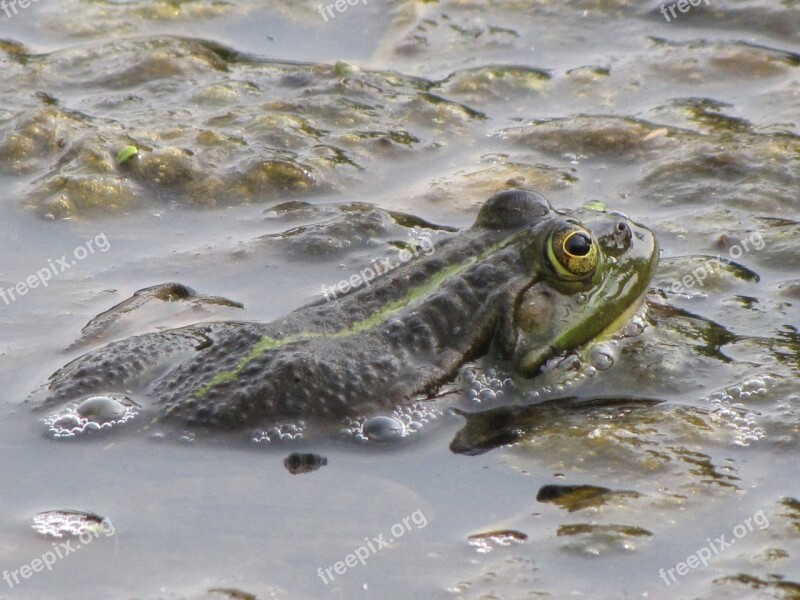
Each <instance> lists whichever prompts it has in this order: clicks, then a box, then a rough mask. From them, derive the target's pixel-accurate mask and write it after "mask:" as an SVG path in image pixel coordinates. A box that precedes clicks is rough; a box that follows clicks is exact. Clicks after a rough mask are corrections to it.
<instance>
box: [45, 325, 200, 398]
mask: <svg viewBox="0 0 800 600" xmlns="http://www.w3.org/2000/svg"><path fill="white" fill-rule="evenodd" d="M208 330H209V328H208V327H203V326H191V327H184V328H181V329H172V330H167V331H158V332H152V333H145V334H142V335H137V336H134V337H131V338H128V339H125V340H120V341H117V342H112V343H110V344H108V345H106V346H103V347H102V348H98V349H97V350H93V351H91V352H89V353H87V354H84V355H83V356H80V357H78V358H76V359H75V360H73V361H72V362H70V363H68V364H66V365H64V366H63V367H62V368H61V369H59V370H58V371H56V372H55V373H54V374H53V375H51V376H50V379H49V382H48V384H47V385H46V386H45V390H44V391H45V394H46V397H45V399H44V401H43V403H42V405H43V406H45V407H48V406H53V405H55V404H60V403H62V402H64V401H68V400H75V399H78V398H80V397H82V396H85V395H86V394H91V393H95V392H126V391H127V390H128V389H135V388H137V387H139V386H140V385H141V384H144V383H146V382H149V381H152V380H153V379H155V378H157V377H160V376H161V375H163V374H164V373H165V372H167V371H169V370H171V369H173V368H174V367H175V365H177V364H179V363H180V362H182V361H183V360H185V359H186V358H188V357H189V356H192V355H193V354H195V353H196V352H197V351H199V350H202V349H203V348H205V347H207V346H208V345H209V344H211V341H210V339H209V337H208V336H207V332H208Z"/></svg>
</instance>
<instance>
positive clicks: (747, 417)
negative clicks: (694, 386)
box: [704, 375, 772, 446]
mask: <svg viewBox="0 0 800 600" xmlns="http://www.w3.org/2000/svg"><path fill="white" fill-rule="evenodd" d="M771 379H772V377H771V376H770V375H759V376H757V377H752V378H750V379H746V380H745V381H743V382H742V383H740V384H739V385H732V386H730V387H726V388H723V389H721V390H718V391H716V392H714V393H712V394H710V395H709V396H708V397H707V398H704V400H705V401H706V402H708V403H709V404H710V405H711V406H712V410H711V418H712V419H714V421H715V422H717V423H720V424H723V425H726V426H727V427H729V428H730V429H732V430H733V432H734V440H733V443H734V444H735V445H736V446H749V445H750V444H751V443H752V442H757V441H758V440H760V439H762V438H764V437H765V436H766V433H765V432H764V430H763V429H762V428H761V427H759V426H758V425H757V424H756V423H757V413H756V412H754V411H752V410H748V408H747V407H746V406H745V405H744V404H743V403H742V402H738V401H739V400H741V401H747V400H749V399H751V398H753V397H757V396H766V394H767V385H768V384H769V383H770V381H771Z"/></svg>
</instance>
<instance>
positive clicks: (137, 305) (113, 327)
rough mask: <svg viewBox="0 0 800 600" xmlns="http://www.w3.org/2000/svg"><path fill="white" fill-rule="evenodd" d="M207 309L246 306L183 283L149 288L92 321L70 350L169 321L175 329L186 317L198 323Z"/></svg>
mask: <svg viewBox="0 0 800 600" xmlns="http://www.w3.org/2000/svg"><path fill="white" fill-rule="evenodd" d="M208 307H225V308H242V307H243V305H242V304H241V303H239V302H234V301H233V300H228V299H227V298H222V297H220V296H205V295H202V294H198V293H196V292H195V291H194V290H193V289H192V288H190V287H187V286H185V285H183V284H181V283H162V284H159V285H154V286H151V287H147V288H144V289H141V290H139V291H137V292H135V293H134V294H133V296H131V297H130V298H128V299H127V300H123V301H122V302H120V303H119V304H117V305H115V306H113V307H111V308H110V309H108V310H107V311H105V312H103V313H101V314H99V315H97V316H96V317H95V318H93V319H92V320H91V321H89V322H88V323H87V324H86V325H85V326H84V328H83V329H82V330H81V335H80V337H79V338H78V339H77V340H76V341H75V342H74V343H73V344H72V345H70V347H69V348H68V349H67V351H71V350H75V349H79V348H85V347H87V346H90V345H94V344H97V343H100V342H105V341H108V340H110V339H114V338H117V339H119V338H123V337H128V336H130V335H132V334H134V333H139V332H142V331H143V330H144V329H146V328H152V327H155V326H157V325H158V324H160V323H164V322H165V321H166V320H169V321H170V322H171V323H172V325H173V326H174V325H175V319H176V318H178V319H180V317H181V316H182V315H184V314H185V315H186V316H187V317H188V318H190V319H191V322H192V323H194V322H197V320H198V312H201V311H205V310H208ZM209 314H212V313H209Z"/></svg>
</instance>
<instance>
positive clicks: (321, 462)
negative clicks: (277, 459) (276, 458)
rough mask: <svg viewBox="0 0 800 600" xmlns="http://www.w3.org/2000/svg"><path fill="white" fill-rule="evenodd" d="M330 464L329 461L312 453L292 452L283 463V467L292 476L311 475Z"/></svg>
mask: <svg viewBox="0 0 800 600" xmlns="http://www.w3.org/2000/svg"><path fill="white" fill-rule="evenodd" d="M327 464H328V459H327V458H326V457H324V456H322V455H320V454H313V453H311V452H292V453H291V454H290V455H289V456H287V457H286V458H285V459H284V461H283V466H284V467H286V470H287V471H289V473H291V474H292V475H300V474H302V473H311V472H313V471H316V470H317V469H320V468H321V467H324V466H325V465H327Z"/></svg>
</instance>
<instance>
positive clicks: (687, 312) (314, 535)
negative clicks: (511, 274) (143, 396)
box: [0, 0, 800, 599]
mask: <svg viewBox="0 0 800 600" xmlns="http://www.w3.org/2000/svg"><path fill="white" fill-rule="evenodd" d="M659 8H660V4H657V3H656V4H653V3H645V4H642V3H638V4H636V5H632V4H631V3H629V2H624V1H608V2H594V1H587V0H567V1H564V2H561V3H555V4H554V3H548V2H540V1H538V0H530V1H522V0H520V1H504V0H503V1H494V2H490V3H488V4H487V3H470V2H462V1H456V0H443V1H441V2H438V3H430V2H421V1H414V0H387V3H385V4H381V3H377V2H370V3H368V4H361V3H358V4H351V5H350V6H349V7H348V8H347V10H345V11H340V12H337V13H336V17H335V18H333V19H330V18H329V19H328V20H327V21H326V20H325V19H324V18H323V17H322V16H321V15H320V14H319V7H318V3H316V2H310V1H306V0H303V1H300V2H293V3H286V2H278V1H274V2H273V1H270V2H260V3H257V2H250V1H244V2H238V3H225V2H211V1H206V0H192V1H189V2H180V3H174V2H162V1H161V0H145V1H143V2H105V1H92V2H88V1H87V0H68V1H65V2H57V3H56V2H52V1H50V0H42V1H41V2H38V3H34V4H31V5H30V6H29V7H28V8H26V9H24V10H20V11H19V13H18V14H14V15H13V17H11V18H7V17H6V15H4V14H2V13H0V40H2V41H0V64H1V65H2V70H3V79H2V82H0V159H2V160H0V190H2V191H1V192H0V199H2V201H3V203H4V206H5V210H4V212H3V219H2V222H0V253H1V254H2V256H3V260H2V264H0V289H2V290H9V289H16V288H15V286H16V285H17V284H18V283H20V282H26V283H25V285H26V286H27V285H28V283H27V281H28V278H29V277H35V276H36V274H37V272H39V271H40V270H41V269H42V268H43V267H44V266H46V265H48V260H49V259H55V258H57V257H61V256H63V255H69V253H72V252H74V250H75V249H76V248H78V247H80V246H82V245H83V244H84V243H85V242H86V241H87V240H93V239H96V238H97V236H100V235H103V237H104V239H106V240H107V241H108V251H107V252H105V251H104V252H95V253H92V254H91V255H87V256H86V257H85V258H84V259H81V260H79V261H77V262H76V264H75V265H74V266H72V267H70V268H69V269H68V270H65V271H63V272H60V273H59V274H58V277H53V278H52V280H50V281H48V285H47V287H43V286H37V288H36V289H33V288H31V289H30V290H28V291H27V293H25V294H24V295H23V294H19V297H17V298H16V300H15V301H14V302H10V303H7V304H6V303H4V302H2V301H1V300H0V331H1V332H2V335H0V361H1V362H0V365H1V366H2V368H0V386H1V387H0V389H2V390H3V403H2V407H1V412H2V417H3V418H2V419H0V452H1V453H2V454H0V456H2V457H3V461H2V467H0V477H2V480H3V481H4V483H5V485H4V486H3V490H2V492H0V503H1V504H2V506H3V509H4V510H3V511H2V520H0V532H1V533H2V535H0V539H2V542H0V563H2V569H5V570H7V571H8V572H9V573H11V572H13V571H17V572H19V571H20V569H21V568H22V567H23V566H33V565H34V563H33V562H32V561H34V560H35V559H37V558H38V557H41V556H43V553H45V552H47V551H49V550H51V541H50V540H47V539H43V538H41V537H39V536H37V534H36V532H35V531H34V530H33V529H32V528H31V524H32V523H33V522H34V519H35V518H36V515H37V514H40V513H45V512H46V511H52V510H53V509H54V508H62V509H64V508H65V507H69V508H70V509H73V510H75V511H79V513H81V514H96V515H103V516H104V517H106V518H107V519H109V521H110V522H113V523H114V528H115V534H114V536H113V541H112V540H103V541H98V543H94V544H91V545H87V546H86V547H85V548H82V549H81V551H80V552H79V553H74V554H71V555H69V556H65V557H64V558H63V559H62V560H59V561H58V562H57V563H55V564H54V565H53V568H52V569H44V570H42V571H41V572H35V573H34V572H33V570H32V571H31V575H30V577H27V578H20V579H19V583H18V584H15V585H14V586H13V588H9V589H7V590H6V589H5V588H3V587H2V586H4V585H6V584H5V583H0V589H2V590H4V591H2V592H0V597H6V596H8V597H15V598H16V597H19V598H37V599H40V598H64V597H80V598H84V599H86V598H109V597H114V598H134V597H137V598H153V599H154V598H226V597H227V598H247V597H250V596H249V595H248V594H252V595H254V597H257V598H319V597H324V596H327V595H331V596H338V597H355V596H363V595H365V594H372V595H377V596H381V597H387V598H408V597H443V598H481V597H489V596H491V597H500V598H517V597H523V596H527V595H528V594H549V595H551V596H553V597H566V596H568V595H574V594H575V593H580V594H583V595H587V596H589V597H603V598H605V597H608V598H615V597H620V596H621V595H624V594H627V595H629V596H631V597H644V596H645V595H646V596H647V597H648V598H673V597H684V596H685V597H706V598H722V597H725V598H729V597H741V598H751V597H787V598H790V597H796V596H797V595H798V594H800V588H798V585H799V584H798V583H797V582H798V581H800V572H799V571H798V569H800V564H799V563H798V562H797V561H796V560H793V557H795V556H796V555H797V553H798V551H800V548H798V543H797V534H798V531H799V530H798V523H799V522H800V518H799V517H798V514H800V510H799V509H798V506H800V504H799V503H798V502H799V501H798V498H800V489H798V484H797V482H796V481H795V479H796V478H795V477H794V476H793V474H795V473H797V471H798V460H797V450H798V434H800V428H799V427H798V424H797V423H798V419H797V415H798V406H799V405H800V397H798V394H797V382H798V368H800V360H799V359H798V357H799V356H800V343H799V342H798V333H797V328H798V325H799V324H800V320H799V319H798V314H799V313H798V310H797V303H798V294H797V293H796V289H797V287H798V286H797V257H798V255H800V241H799V240H800V236H798V235H797V233H798V229H799V228H800V226H798V222H800V211H799V210H798V207H797V202H796V197H797V193H796V192H797V185H798V182H800V162H798V160H797V157H798V156H800V155H799V154H798V152H800V141H798V137H797V135H798V133H799V132H800V131H799V130H798V127H799V126H800V124H799V123H798V120H797V119H798V114H800V93H798V83H797V78H798V77H797V75H798V68H800V59H799V58H798V56H800V46H798V44H800V33H798V32H800V9H798V7H796V6H794V5H793V3H791V2H784V3H774V2H767V1H766V0H753V1H751V2H745V3H742V2H737V1H734V0H713V1H712V2H709V3H700V4H699V5H698V6H693V7H692V8H691V10H690V11H688V12H686V13H682V12H681V13H678V18H674V19H671V20H670V21H669V22H667V21H666V20H665V19H664V17H663V15H662V14H661V12H660V10H659ZM334 10H337V9H334ZM293 61H304V62H301V63H296V62H293ZM128 145H134V146H136V148H137V149H138V152H137V153H136V155H135V156H132V157H130V158H129V159H128V160H126V161H124V162H122V163H121V164H119V163H118V162H117V160H116V157H117V153H118V152H119V151H120V150H121V149H123V148H125V147H126V146H128ZM509 186H521V187H527V188H531V189H535V190H536V191H539V192H541V193H543V194H545V195H547V196H549V197H550V198H551V199H552V200H553V202H554V204H555V205H557V206H565V207H570V208H576V207H578V206H581V205H583V204H584V203H585V202H587V201H591V202H596V201H600V202H602V203H603V204H605V205H606V206H608V207H609V209H610V210H620V211H623V212H625V213H627V214H629V215H630V216H631V218H633V219H634V220H638V221H641V222H642V223H643V224H645V225H647V226H648V227H650V228H651V229H653V230H654V231H655V232H656V234H657V237H658V239H659V244H660V247H661V248H662V250H663V258H662V263H661V267H660V269H659V272H658V273H657V274H656V276H655V278H654V280H653V283H652V287H651V290H650V293H649V294H648V297H647V299H646V310H645V311H644V312H642V313H640V314H639V315H638V317H637V319H638V320H636V321H634V322H633V323H634V325H633V326H632V330H631V332H630V333H632V334H634V335H630V336H622V337H620V338H617V339H613V340H611V341H608V340H607V341H605V342H603V344H601V345H598V346H592V347H589V348H586V349H584V351H582V352H578V353H575V354H572V355H570V356H567V357H565V358H564V359H559V360H556V361H553V362H552V364H550V365H549V368H548V370H547V373H545V374H544V375H543V377H541V378H540V379H539V380H537V381H534V382H525V381H520V380H518V379H516V378H513V377H511V376H510V375H503V374H502V372H501V371H498V370H496V369H498V365H494V364H490V363H486V362H479V363H477V364H474V365H470V367H469V368H468V369H466V370H465V371H464V372H462V375H461V377H460V378H459V381H458V382H457V383H456V385H455V386H453V388H452V389H448V390H443V393H444V392H450V393H447V394H445V395H444V396H443V397H442V398H441V399H439V400H438V401H437V402H435V403H431V404H426V405H424V406H418V407H408V408H407V409H406V411H399V412H397V413H396V414H391V413H387V414H385V415H382V416H380V417H378V420H375V421H372V422H363V420H354V421H353V422H352V423H350V424H349V425H348V426H347V427H346V431H345V432H343V433H342V435H340V436H333V437H331V438H330V439H329V441H325V442H315V443H312V442H310V441H308V440H307V439H304V438H303V437H302V436H301V437H296V436H298V435H299V432H298V431H297V430H296V429H295V430H291V431H290V430H289V429H288V427H289V426H290V425H292V426H294V427H297V424H290V423H287V424H285V427H286V428H287V429H286V430H285V431H284V430H283V427H284V425H283V424H282V427H281V429H280V431H278V432H277V435H276V432H274V431H272V432H269V431H264V432H253V435H252V437H253V438H256V439H258V440H259V441H261V442H264V443H259V444H254V443H252V441H241V440H229V439H226V438H224V437H223V436H220V437H219V438H212V439H207V438H203V439H199V438H196V437H195V436H194V434H193V432H190V431H181V432H179V435H178V436H176V437H174V438H172V437H167V438H165V436H163V435H162V434H161V432H160V431H158V430H157V429H155V428H153V429H148V430H146V431H147V433H146V434H145V435H138V434H133V433H132V430H133V429H134V428H129V427H126V426H122V427H117V425H114V426H113V430H112V431H110V432H104V431H96V432H90V433H91V434H92V435H85V436H79V437H78V438H77V439H70V440H54V439H52V438H49V437H48V436H47V431H48V426H47V425H46V424H44V423H43V422H42V421H41V419H44V418H47V414H45V413H38V412H37V413H32V412H31V410H30V405H29V404H26V403H24V399H25V398H26V397H27V396H28V394H29V393H31V392H33V391H34V390H36V389H37V387H38V386H40V385H41V384H43V383H44V382H45V381H46V378H47V376H48V375H49V374H50V373H52V372H53V371H54V370H55V369H56V368H58V367H59V366H61V365H63V364H64V363H66V362H67V361H69V360H71V359H73V358H75V357H77V356H78V355H79V354H80V353H81V352H82V351H83V350H84V349H85V348H86V347H90V346H92V345H93V344H97V343H102V342H104V341H106V340H111V339H117V338H119V337H127V336H129V335H131V334H134V333H138V332H141V331H153V330H157V329H159V328H163V327H178V326H181V325H186V324H189V323H192V322H201V321H211V320H219V319H241V320H268V319H273V318H275V317H278V316H280V315H282V314H286V313H287V312H289V311H290V310H292V309H293V308H296V307H298V306H300V305H303V304H305V303H307V302H309V301H311V300H317V299H319V290H320V287H321V286H322V285H323V284H326V283H329V282H336V281H340V280H343V279H345V278H347V277H349V276H350V275H352V274H353V273H358V272H359V271H360V270H362V269H363V268H365V267H367V266H368V265H370V264H371V263H372V262H373V261H374V260H376V259H378V258H380V257H385V256H389V255H395V254H396V253H397V249H398V248H399V247H402V244H404V243H408V242H409V241H410V239H413V237H414V236H418V235H419V234H420V233H425V234H426V235H428V234H430V235H432V236H433V241H434V244H435V243H436V241H437V240H438V239H443V238H445V237H447V236H448V235H451V233H450V230H449V228H443V229H437V228H435V227H433V226H431V223H437V224H444V225H447V226H452V227H463V226H466V225H468V224H469V223H471V222H472V220H473V218H474V214H475V211H476V209H477V207H478V205H479V204H480V202H482V201H483V200H484V199H485V198H487V197H489V196H490V195H491V194H492V193H494V192H496V191H498V190H500V189H504V188H506V187H509ZM289 201H291V203H290V204H286V202H289ZM360 203H370V204H369V205H367V204H360ZM277 205H280V208H275V210H271V211H270V210H269V209H270V208H272V207H277ZM371 205H376V206H377V207H379V208H383V209H389V210H390V211H392V212H391V213H386V212H383V211H378V210H375V209H374V208H373V207H372V206H371ZM340 206H341V208H340ZM265 211H266V212H265ZM341 215H350V217H352V218H348V217H345V218H341ZM437 236H439V237H437ZM745 244H747V246H745ZM734 248H741V249H742V251H736V250H734ZM748 248H749V250H748ZM734 254H737V255H736V256H734ZM714 257H719V259H718V260H712V259H713V258H714ZM709 261H710V262H709ZM165 282H176V284H173V285H181V286H183V287H180V288H177V287H175V288H169V289H173V291H175V290H178V291H180V290H185V291H186V292H187V293H185V294H184V293H183V292H181V293H177V295H175V297H173V296H170V295H169V294H167V295H163V294H162V296H158V295H157V293H156V292H154V291H153V290H164V289H166V288H163V287H157V288H154V287H152V286H157V285H159V284H164V283H165ZM185 286H190V288H191V289H190V288H187V287H185ZM144 288H149V291H148V290H145V289H144ZM25 289H27V287H26V288H25ZM137 290H143V292H144V293H142V294H140V295H139V296H137V297H136V299H135V300H134V301H133V303H132V304H135V308H136V312H131V313H128V312H125V311H124V310H117V311H112V312H110V313H107V314H113V315H114V316H115V318H114V319H113V321H109V320H108V319H104V318H103V314H104V311H108V310H109V309H111V308H112V307H115V306H118V305H119V306H118V307H122V309H124V308H125V307H126V306H128V305H126V304H121V303H124V302H126V299H127V298H130V297H131V296H132V294H133V293H134V292H136V291H137ZM193 290H197V292H194V291H193ZM127 302H130V301H127ZM96 315H101V317H100V318H98V319H96V320H93V318H94V317H95V316H96ZM87 323H89V326H87V329H86V330H85V331H84V335H83V337H81V333H80V332H81V328H82V327H84V326H86V325H87ZM633 330H635V331H633ZM76 340H79V342H80V347H78V346H73V345H72V344H73V343H74V342H75V341H76ZM601 367H608V368H605V369H603V368H601ZM567 396H569V398H574V400H569V399H567ZM555 398H560V399H561V400H554V399H555ZM598 399H602V400H598ZM129 402H131V401H129V400H125V399H123V398H117V397H101V398H99V399H98V398H88V399H83V401H82V403H80V404H76V405H74V406H72V407H71V408H69V411H71V412H70V413H69V415H60V416H59V417H58V419H57V421H55V422H53V423H51V425H53V426H55V425H56V423H59V424H60V426H61V425H64V427H62V429H63V431H69V432H73V431H74V430H75V429H76V428H78V429H81V428H84V429H87V428H90V426H96V428H98V429H103V428H104V427H106V426H108V425H110V424H112V423H117V424H118V423H120V422H122V421H124V420H125V419H127V418H130V417H131V416H133V415H134V413H135V410H134V408H135V407H134V406H133V404H131V403H129ZM448 406H455V407H456V408H457V409H458V410H457V411H456V412H451V411H447V410H446V409H447V407H448ZM426 411H428V412H426ZM139 418H140V417H136V419H139ZM465 419H466V420H465ZM134 423H136V420H135V421H134ZM66 425H69V427H66ZM418 425H419V426H418ZM59 431H61V429H60V430H59ZM411 433H413V434H414V435H409V434H411ZM259 436H260V437H259ZM284 436H289V437H291V438H292V439H291V440H286V439H285V438H284ZM359 440H361V443H359ZM267 441H269V443H266V442H267ZM449 447H453V448H454V449H455V450H456V452H458V453H454V452H451V451H450V449H449ZM323 467H324V468H323ZM299 473H302V476H299V477H297V476H295V475H294V474H299ZM417 510H419V511H421V512H422V513H423V514H424V515H425V516H426V519H427V523H428V524H427V526H426V527H425V528H424V529H421V530H419V531H415V535H414V536H413V537H411V536H406V537H404V538H402V539H398V540H397V541H396V542H395V543H393V544H392V545H391V547H390V548H389V549H387V552H382V553H379V554H376V555H375V556H372V557H370V561H369V562H368V563H367V564H366V565H363V566H362V565H359V568H358V569H353V570H352V572H348V573H347V575H346V576H342V577H337V578H336V579H335V580H333V581H331V582H330V584H329V585H327V586H326V585H323V584H322V583H321V582H320V580H319V578H318V577H317V575H316V569H317V567H318V566H319V565H335V564H336V563H337V561H341V560H343V557H346V556H348V555H349V554H350V553H351V552H353V549H354V548H357V547H358V546H360V545H361V544H362V543H363V540H364V538H365V537H369V536H374V535H376V532H381V531H388V530H390V528H391V527H392V525H393V524H396V523H398V521H399V520H401V519H402V518H403V516H405V515H411V514H413V513H414V512H415V511H417ZM61 513H63V514H77V513H70V512H68V511H61ZM61 513H59V514H61ZM48 514H49V513H48ZM755 514H763V515H764V516H765V519H766V521H768V523H769V526H768V527H765V528H764V529H760V528H755V529H754V530H753V531H752V532H749V533H748V534H747V535H746V536H743V537H741V538H737V539H736V545H735V547H734V548H735V549H729V550H727V551H725V552H722V553H718V554H715V555H714V556H712V557H711V558H710V559H709V560H708V565H701V566H699V567H697V568H690V569H687V572H686V574H685V575H681V576H680V578H679V579H677V580H676V581H674V582H672V581H671V580H669V579H668V581H669V582H670V583H669V585H667V584H665V583H664V580H663V578H661V577H660V576H659V572H660V571H661V570H662V569H663V570H664V572H667V570H668V569H670V568H673V567H675V566H676V565H678V564H679V563H681V561H684V560H687V557H689V556H692V555H696V554H697V553H698V552H699V551H701V549H702V548H706V547H707V540H708V539H712V540H713V539H717V538H719V536H722V535H727V536H728V537H729V538H730V537H731V532H732V531H734V528H735V527H736V526H737V525H739V524H741V523H744V522H745V520H746V519H747V518H750V517H752V516H753V515H755ZM476 548H484V549H485V548H490V549H491V551H490V552H486V551H482V552H476V551H475V549H476ZM26 572H27V571H26ZM12 581H13V579H12Z"/></svg>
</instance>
